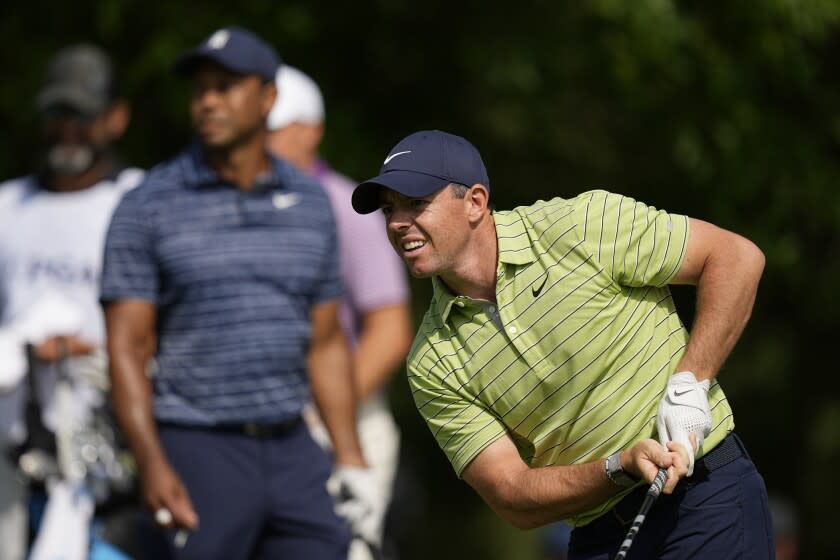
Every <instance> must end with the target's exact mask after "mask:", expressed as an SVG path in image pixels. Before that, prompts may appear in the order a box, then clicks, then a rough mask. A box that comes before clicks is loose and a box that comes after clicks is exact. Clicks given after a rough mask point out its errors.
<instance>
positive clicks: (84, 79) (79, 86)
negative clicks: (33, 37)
mask: <svg viewBox="0 0 840 560" xmlns="http://www.w3.org/2000/svg"><path fill="white" fill-rule="evenodd" d="M115 93H116V91H115V78H114V69H113V66H112V65H111V60H110V59H109V58H108V55H107V54H105V51H103V50H102V49H100V48H99V47H97V46H94V45H87V44H81V45H73V46H70V47H66V48H64V49H62V50H60V51H59V52H58V53H56V55H55V56H54V57H53V58H52V60H51V61H50V63H49V65H48V66H47V72H46V76H45V80H44V85H43V87H42V89H41V91H40V92H39V93H38V99H37V103H38V108H39V109H40V110H41V111H48V110H50V109H52V108H54V107H59V106H64V107H69V108H70V109H73V110H75V111H78V112H79V113H81V114H83V115H86V116H90V117H94V116H96V115H98V114H100V113H101V112H102V111H104V110H105V109H106V108H107V107H108V105H109V104H110V103H111V102H112V101H113V100H114V99H113V97H114V95H115Z"/></svg>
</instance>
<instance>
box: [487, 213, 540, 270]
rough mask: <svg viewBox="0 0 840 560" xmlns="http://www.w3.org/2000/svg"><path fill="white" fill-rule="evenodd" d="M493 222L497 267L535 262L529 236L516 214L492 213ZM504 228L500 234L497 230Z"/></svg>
mask: <svg viewBox="0 0 840 560" xmlns="http://www.w3.org/2000/svg"><path fill="white" fill-rule="evenodd" d="M493 220H494V223H495V224H496V240H497V242H498V244H499V265H500V266H501V265H502V264H503V263H504V264H515V265H523V264H528V263H532V262H534V261H536V260H537V255H536V254H535V253H534V247H533V246H532V245H531V236H530V235H528V230H527V229H526V228H525V224H524V223H523V222H522V217H521V216H520V215H519V213H518V212H515V211H506V212H494V213H493ZM500 228H504V232H503V233H500V232H499V229H500Z"/></svg>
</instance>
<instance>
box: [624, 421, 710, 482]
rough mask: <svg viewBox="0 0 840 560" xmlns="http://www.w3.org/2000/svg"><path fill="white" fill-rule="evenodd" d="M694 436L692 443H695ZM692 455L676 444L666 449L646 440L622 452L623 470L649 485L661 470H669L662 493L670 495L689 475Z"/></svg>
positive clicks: (691, 438)
mask: <svg viewBox="0 0 840 560" xmlns="http://www.w3.org/2000/svg"><path fill="white" fill-rule="evenodd" d="M694 441H695V440H694V436H693V435H692V436H691V437H690V442H691V443H692V444H693V443H694ZM689 457H690V454H689V453H688V450H687V449H686V448H685V447H683V446H682V445H680V444H678V443H676V442H673V441H672V442H669V443H668V444H667V445H666V446H665V448H663V447H662V445H660V444H659V443H658V442H657V441H656V440H652V439H645V440H642V441H640V442H639V443H637V444H636V445H634V446H633V447H631V448H630V449H626V450H624V451H622V452H621V455H620V460H621V468H622V469H624V471H625V472H627V473H630V474H631V475H633V476H635V477H636V478H640V479H642V480H644V481H646V482H647V483H651V482H653V479H654V478H655V477H656V473H657V472H658V471H659V469H667V470H668V478H667V479H666V481H665V486H664V487H663V488H662V492H663V493H665V494H670V493H671V492H673V491H674V488H676V486H677V483H678V482H679V481H680V479H681V478H683V477H685V476H687V475H688V464H689Z"/></svg>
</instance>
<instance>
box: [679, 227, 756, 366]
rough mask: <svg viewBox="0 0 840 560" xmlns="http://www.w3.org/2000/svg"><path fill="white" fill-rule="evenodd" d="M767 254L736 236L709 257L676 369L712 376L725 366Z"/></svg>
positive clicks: (747, 318)
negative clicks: (687, 335)
mask: <svg viewBox="0 0 840 560" xmlns="http://www.w3.org/2000/svg"><path fill="white" fill-rule="evenodd" d="M763 269H764V255H763V254H762V252H761V251H760V250H759V249H758V247H756V246H755V245H754V244H753V243H751V242H750V241H748V240H746V239H744V238H742V237H736V242H733V243H728V244H727V246H726V250H725V251H721V253H720V254H718V255H715V256H713V257H709V259H708V260H707V262H706V263H705V264H704V266H703V271H702V273H701V275H700V277H699V279H698V281H697V306H696V311H695V320H694V324H693V326H692V328H691V335H690V339H689V343H688V346H687V347H686V351H685V354H684V355H683V357H682V359H681V360H680V362H679V364H678V366H677V370H676V371H691V372H693V373H694V375H695V377H696V378H697V379H698V381H699V380H703V379H711V378H713V377H714V376H715V375H717V372H718V371H719V370H720V368H721V367H722V366H723V363H724V361H725V360H726V358H727V356H729V353H730V352H731V351H732V349H733V348H734V347H735V343H736V342H737V341H738V338H739V337H740V336H741V333H742V332H743V330H744V327H745V326H746V324H747V321H748V320H749V317H750V314H751V313H752V308H753V304H754V302H755V296H756V291H757V289H758V283H759V280H760V278H761V273H762V271H763Z"/></svg>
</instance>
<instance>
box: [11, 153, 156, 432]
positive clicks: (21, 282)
mask: <svg viewBox="0 0 840 560" xmlns="http://www.w3.org/2000/svg"><path fill="white" fill-rule="evenodd" d="M143 176H144V172H143V171H142V170H140V169H135V168H129V169H125V170H123V171H122V172H121V173H120V174H119V175H118V176H117V177H116V178H115V179H111V178H109V179H106V180H103V181H101V182H99V183H97V184H96V185H94V186H92V187H89V188H87V189H84V190H80V191H72V192H53V191H49V190H47V189H45V188H43V187H41V186H39V185H38V183H37V181H36V178H35V177H33V176H27V177H21V178H18V179H13V180H11V181H7V182H4V183H0V325H8V324H11V323H14V322H15V321H17V320H19V319H20V318H22V317H24V316H25V315H26V313H27V310H28V309H31V308H32V306H33V305H35V304H36V303H37V302H38V301H43V299H44V298H45V297H46V296H50V297H56V296H57V297H60V298H61V299H62V300H65V301H67V302H68V303H70V304H72V306H73V307H74V308H75V309H76V311H77V312H78V313H79V314H80V315H81V317H82V321H81V328H80V329H79V331H78V332H77V333H58V332H55V333H53V332H46V333H44V335H45V336H53V335H61V334H76V335H77V336H79V338H81V339H82V340H84V341H85V342H88V343H91V344H93V345H95V346H97V347H102V346H103V345H104V343H105V326H104V317H103V314H102V310H101V308H100V305H99V278H100V275H101V271H102V254H103V250H104V245H105V236H106V233H107V231H108V224H109V222H110V219H111V214H112V213H113V211H114V209H115V208H116V206H117V204H118V203H119V201H120V199H121V198H122V196H123V194H124V193H125V192H127V191H128V190H130V189H132V188H134V187H135V186H137V185H138V184H139V183H140V181H142V179H143ZM0 359H2V356H0ZM50 369H52V368H50ZM33 373H34V374H35V375H36V380H37V381H38V385H39V393H40V395H39V397H41V398H40V400H41V402H42V404H43V406H44V421H45V423H46V424H47V426H48V427H51V428H52V427H54V426H55V420H56V419H55V418H53V416H54V411H52V410H51V405H50V401H51V400H52V392H53V391H52V387H51V385H53V383H54V379H53V380H52V382H50V378H51V377H54V372H33ZM22 385H26V384H22ZM23 403H25V387H23V386H19V387H18V388H17V389H15V390H14V391H13V392H11V393H8V394H6V395H5V396H4V397H3V398H0V440H2V439H3V432H7V433H8V435H9V436H10V437H11V439H12V440H13V441H19V440H21V439H22V437H25V433H24V432H23V431H22V425H20V424H21V422H20V410H18V409H19V408H22V406H23Z"/></svg>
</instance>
